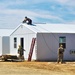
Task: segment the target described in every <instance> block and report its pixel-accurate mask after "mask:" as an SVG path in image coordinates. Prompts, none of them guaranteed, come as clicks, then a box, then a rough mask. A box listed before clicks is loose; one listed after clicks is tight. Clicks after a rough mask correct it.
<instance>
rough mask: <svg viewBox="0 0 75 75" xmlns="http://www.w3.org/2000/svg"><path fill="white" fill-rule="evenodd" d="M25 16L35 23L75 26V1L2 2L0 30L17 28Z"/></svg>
mask: <svg viewBox="0 0 75 75" xmlns="http://www.w3.org/2000/svg"><path fill="white" fill-rule="evenodd" d="M25 16H27V17H29V18H31V19H32V21H33V23H71V24H75V0H0V28H15V27H16V26H18V25H19V24H20V23H21V22H22V21H23V19H24V17H25Z"/></svg>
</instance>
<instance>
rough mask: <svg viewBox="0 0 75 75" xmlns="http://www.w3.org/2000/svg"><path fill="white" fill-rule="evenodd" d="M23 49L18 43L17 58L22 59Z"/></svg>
mask: <svg viewBox="0 0 75 75" xmlns="http://www.w3.org/2000/svg"><path fill="white" fill-rule="evenodd" d="M24 51H25V50H24V49H23V48H22V46H21V45H19V48H18V54H19V59H21V60H24Z"/></svg>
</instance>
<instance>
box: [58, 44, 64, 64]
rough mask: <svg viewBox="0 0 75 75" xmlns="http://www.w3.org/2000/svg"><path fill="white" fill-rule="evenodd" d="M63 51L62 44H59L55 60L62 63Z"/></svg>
mask: <svg viewBox="0 0 75 75" xmlns="http://www.w3.org/2000/svg"><path fill="white" fill-rule="evenodd" d="M63 53H64V48H63V46H62V45H60V47H59V48H58V60H57V62H58V63H59V62H61V63H63Z"/></svg>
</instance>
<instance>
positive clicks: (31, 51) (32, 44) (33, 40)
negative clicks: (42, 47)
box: [28, 38, 36, 61]
mask: <svg viewBox="0 0 75 75" xmlns="http://www.w3.org/2000/svg"><path fill="white" fill-rule="evenodd" d="M35 41H36V38H32V42H31V47H30V52H29V56H28V61H31V58H32V54H33V49H34V45H35Z"/></svg>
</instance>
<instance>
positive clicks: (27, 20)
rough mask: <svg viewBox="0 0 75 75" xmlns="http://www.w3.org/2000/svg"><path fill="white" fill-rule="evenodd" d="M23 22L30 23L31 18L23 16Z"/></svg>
mask: <svg viewBox="0 0 75 75" xmlns="http://www.w3.org/2000/svg"><path fill="white" fill-rule="evenodd" d="M23 23H27V24H30V25H32V20H31V19H30V18H28V17H25V19H24V21H23Z"/></svg>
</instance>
